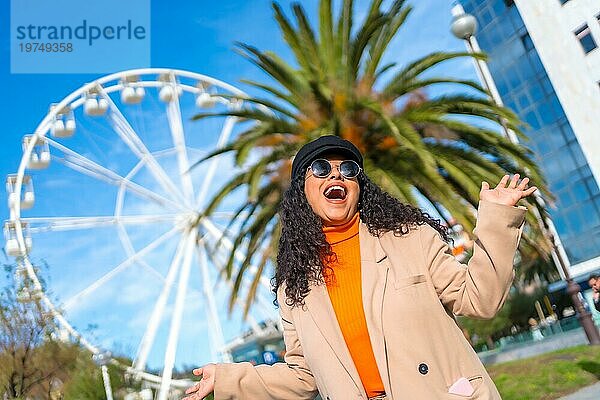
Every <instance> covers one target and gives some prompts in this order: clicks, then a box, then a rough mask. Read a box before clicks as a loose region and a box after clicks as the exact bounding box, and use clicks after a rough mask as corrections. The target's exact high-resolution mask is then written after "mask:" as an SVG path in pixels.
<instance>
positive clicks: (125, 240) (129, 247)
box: [117, 223, 164, 279]
mask: <svg viewBox="0 0 600 400" xmlns="http://www.w3.org/2000/svg"><path fill="white" fill-rule="evenodd" d="M117 234H118V235H119V239H120V240H121V244H122V245H123V248H124V249H125V253H126V254H127V256H128V257H134V256H135V249H134V248H133V243H131V240H130V239H129V235H128V234H127V231H126V230H125V226H124V225H123V224H121V223H118V224H117ZM135 263H136V264H138V265H140V266H141V267H143V268H146V269H147V270H148V271H149V272H150V273H151V274H153V275H154V276H155V277H157V278H158V279H164V277H163V276H162V275H161V274H160V273H159V272H158V271H157V270H155V269H154V268H152V267H151V266H150V265H149V264H148V263H147V262H146V261H144V259H143V258H140V257H136V259H135Z"/></svg>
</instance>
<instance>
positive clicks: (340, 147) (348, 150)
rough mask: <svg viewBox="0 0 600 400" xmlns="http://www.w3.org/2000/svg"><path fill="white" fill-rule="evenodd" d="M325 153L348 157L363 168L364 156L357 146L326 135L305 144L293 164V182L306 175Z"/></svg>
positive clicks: (337, 137)
mask: <svg viewBox="0 0 600 400" xmlns="http://www.w3.org/2000/svg"><path fill="white" fill-rule="evenodd" d="M325 153H335V154H340V155H343V156H346V157H348V159H349V160H354V161H356V162H357V163H358V165H360V167H361V168H362V167H363V158H362V155H361V154H360V151H359V150H358V149H357V148H356V146H355V145H353V144H352V143H351V142H349V141H348V140H345V139H342V138H340V137H339V136H335V135H326V136H321V137H320V138H318V139H316V140H313V141H312V142H310V143H307V144H305V145H304V146H302V148H301V149H300V150H299V151H298V153H297V154H296V157H294V161H293V162H292V180H293V179H294V178H296V177H297V176H298V174H302V173H304V171H306V169H307V168H308V166H309V165H310V163H311V162H313V161H314V160H316V159H317V158H319V156H320V155H322V154H325Z"/></svg>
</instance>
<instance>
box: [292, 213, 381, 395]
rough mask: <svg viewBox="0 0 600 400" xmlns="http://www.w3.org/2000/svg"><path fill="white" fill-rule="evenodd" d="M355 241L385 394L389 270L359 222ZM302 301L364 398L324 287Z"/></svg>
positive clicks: (314, 289) (375, 240)
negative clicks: (385, 307) (385, 310)
mask: <svg viewBox="0 0 600 400" xmlns="http://www.w3.org/2000/svg"><path fill="white" fill-rule="evenodd" d="M359 240H360V254H361V279H362V283H361V284H362V299H363V307H364V311H365V318H366V321H367V329H368V331H369V337H370V338H371V346H372V347H373V353H374V355H375V361H376V362H377V367H378V368H379V373H380V374H381V377H382V380H383V383H384V386H385V389H386V392H387V393H390V384H389V374H388V369H387V359H386V354H385V353H386V351H385V340H384V337H383V331H382V324H381V317H382V315H381V312H382V306H383V295H384V292H385V286H386V282H387V274H388V268H389V267H388V264H387V262H386V255H385V252H384V250H383V248H382V247H381V245H380V243H379V239H378V238H377V237H374V236H372V235H371V234H370V233H369V231H368V228H367V226H366V225H365V224H364V223H363V222H360V225H359ZM304 300H305V304H306V307H307V309H308V311H309V313H310V315H311V317H312V319H313V321H314V322H315V325H316V326H317V327H318V329H319V331H320V332H321V334H322V335H323V337H324V338H325V340H326V341H327V343H329V345H330V346H331V348H332V349H333V351H334V353H335V354H336V356H337V358H338V360H339V361H340V363H341V364H342V365H343V366H344V368H345V369H346V371H347V372H348V374H349V375H350V377H351V378H352V380H353V381H354V383H355V384H356V386H357V387H358V389H359V390H360V391H361V393H362V395H363V396H364V397H365V398H366V397H367V395H366V393H365V390H364V387H363V385H362V382H361V380H360V376H359V375H358V371H357V370H356V367H355V365H354V362H353V361H352V356H351V355H350V352H349V351H348V347H347V345H346V342H345V341H344V337H343V335H342V331H341V330H340V327H339V324H338V321H337V317H336V315H335V312H334V310H333V306H332V305H331V300H330V299H329V293H328V292H327V288H326V287H325V285H311V288H310V292H309V294H308V295H307V296H306V298H305V299H304Z"/></svg>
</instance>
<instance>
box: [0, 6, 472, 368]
mask: <svg viewBox="0 0 600 400" xmlns="http://www.w3.org/2000/svg"><path fill="white" fill-rule="evenodd" d="M290 3H291V2H290V1H287V0H286V1H281V2H280V4H281V5H282V6H283V8H284V10H286V11H289V5H290ZM355 3H356V7H355V11H356V18H357V19H359V18H360V17H361V15H364V12H365V8H366V6H367V5H368V2H366V1H356V2H355ZM302 4H303V6H304V8H305V9H306V11H307V12H308V14H309V16H310V17H311V21H313V23H314V21H316V18H315V15H316V10H317V1H316V0H309V1H303V2H302ZM412 4H413V5H414V11H413V13H412V15H411V17H410V18H409V20H408V22H407V23H406V25H405V26H404V28H403V29H402V30H401V32H400V34H398V35H397V37H396V38H395V40H394V42H393V43H392V45H391V47H390V49H389V51H388V53H387V58H388V59H387V60H384V61H387V62H390V61H395V62H397V63H398V64H400V65H402V64H404V63H405V62H410V61H411V60H414V59H415V58H417V57H421V56H423V55H425V54H427V53H430V52H432V51H439V50H456V51H463V50H464V46H463V44H462V43H461V42H460V41H459V40H457V39H455V38H454V37H452V35H451V34H450V33H449V25H450V20H451V15H450V8H451V2H450V0H443V1H439V0H420V1H413V2H412ZM115 11H118V10H115ZM9 16H10V2H9V0H0V18H1V20H0V52H1V56H0V87H1V88H2V94H3V96H1V97H0V117H1V120H2V121H3V126H4V129H3V132H2V135H3V136H2V145H1V146H0V171H2V172H3V173H4V174H5V175H6V174H9V173H14V172H16V170H17V167H18V165H19V162H20V158H21V138H22V136H23V135H24V134H29V133H31V132H32V131H33V130H34V129H35V127H36V126H37V124H38V123H39V122H40V121H41V120H42V118H43V117H44V116H45V115H46V113H47V110H48V106H49V104H50V103H52V102H57V101H59V100H61V99H62V98H64V97H65V96H66V95H68V94H69V93H71V92H72V91H74V90H75V89H77V88H78V87H80V86H81V85H83V84H84V83H86V82H90V81H92V80H94V79H97V78H99V77H100V76H102V75H103V74H11V73H10V62H9V54H10V52H9V50H10V47H9V46H10V40H9V37H10V36H9V34H10V32H9V25H10V24H9ZM235 41H240V42H244V43H248V44H252V45H254V46H256V47H258V48H259V49H263V50H266V49H269V50H273V51H275V52H277V53H278V54H280V56H282V57H283V58H284V59H288V60H290V52H289V51H288V50H287V49H286V47H285V46H284V43H283V41H282V39H281V37H280V36H279V33H278V29H277V26H276V23H275V21H274V19H273V18H272V11H271V7H270V2H269V1H265V0H253V1H241V0H231V1H228V2H217V3H215V2H209V1H205V0H202V1H179V2H171V1H170V2H167V1H152V3H151V66H152V67H168V68H177V69H183V70H189V71H193V72H198V73H201V74H204V75H208V76H211V77H214V78H216V79H219V80H221V81H223V82H226V83H229V84H232V85H234V86H236V87H238V88H240V89H242V90H244V91H247V92H249V93H250V94H257V92H256V91H255V90H253V89H252V88H250V87H248V86H246V85H244V84H242V83H240V79H244V78H245V79H251V80H257V81H265V79H266V76H265V75H264V74H262V73H261V72H260V71H258V70H257V68H255V67H254V66H253V65H252V64H251V63H250V62H248V61H247V60H245V59H243V58H242V57H241V56H240V55H238V54H236V53H235V52H234V50H233V48H234V45H233V43H234V42H235ZM115 72H116V71H115ZM438 72H441V73H444V74H447V75H450V76H455V77H461V78H465V77H467V78H473V79H475V72H474V69H473V67H472V64H471V63H470V61H468V60H459V61H454V62H451V63H448V64H446V65H444V66H442V67H440V68H438ZM441 90H443V88H441V89H438V91H437V92H433V93H432V94H433V95H435V94H439V93H440V92H441ZM150 110H153V111H151V112H159V111H160V109H159V105H158V103H156V102H155V103H154V108H152V107H150ZM187 112H189V113H190V114H189V115H193V111H192V110H191V109H188V110H187ZM186 115H187V114H186ZM127 117H128V118H129V117H131V118H132V119H133V120H135V121H136V123H137V119H136V118H143V117H144V115H141V116H140V115H137V114H136V111H131V113H130V114H127ZM145 117H148V114H145ZM140 124H141V125H139V127H142V126H145V127H147V129H148V132H147V133H148V136H149V137H151V135H150V133H154V132H155V131H158V130H160V128H161V126H160V121H158V122H156V121H155V125H151V126H150V125H143V124H142V123H140ZM94 126H95V125H93V124H92V125H89V126H88V127H86V128H83V129H82V130H81V132H82V134H81V135H79V139H76V140H74V141H73V145H74V146H75V145H77V146H80V148H81V151H82V152H85V151H89V152H90V154H92V153H94V151H95V152H96V153H97V154H96V156H97V157H100V158H101V156H105V157H106V156H107V155H108V157H107V158H111V157H114V158H111V159H110V160H107V159H106V158H105V159H104V161H106V162H107V163H110V162H111V161H114V162H116V163H123V162H127V161H125V160H126V158H123V157H120V156H118V152H117V150H118V149H116V148H111V146H110V143H111V142H106V141H105V142H102V141H101V140H100V139H99V138H98V135H99V131H97V130H96V131H95V130H94ZM185 126H186V128H188V127H189V128H190V130H193V129H201V128H199V127H194V125H193V124H191V123H187V122H186V124H185ZM98 129H100V128H98ZM207 129H210V127H209V128H207ZM78 132H79V131H78ZM84 134H85V135H84ZM84 136H86V138H85V139H86V140H84V139H83V138H84ZM77 140H79V141H77ZM95 141H98V143H99V144H98V146H96V145H93V147H94V148H93V149H90V148H89V146H91V144H90V143H91V142H95ZM102 143H103V144H102ZM207 150H209V149H207V148H203V149H202V151H207ZM109 151H110V152H109ZM202 151H200V153H199V154H201V153H202ZM113 152H114V153H113ZM98 153H100V154H101V155H99V154H98ZM166 162H167V161H166ZM46 172H47V173H46ZM46 172H39V173H37V172H36V173H35V174H33V175H34V182H35V187H36V189H38V188H39V190H36V192H38V197H39V201H38V203H36V207H34V210H31V211H27V212H25V213H24V215H25V216H33V215H35V216H59V215H74V213H79V214H77V215H93V214H94V213H105V214H102V215H110V207H112V206H113V205H114V200H111V196H113V195H114V193H112V192H110V191H106V190H104V189H103V188H102V187H101V186H100V185H98V184H97V183H96V182H93V181H91V180H86V179H82V178H81V177H76V176H75V175H74V174H73V172H72V171H68V170H66V169H65V168H62V169H61V168H59V167H55V166H54V164H53V165H52V169H51V170H49V171H46ZM140 179H143V177H140ZM42 194H47V196H46V197H45V198H44V197H43V196H42ZM0 202H1V203H0V204H6V194H5V193H4V192H3V193H2V194H1V195H0ZM0 210H1V211H0V215H1V216H2V219H3V220H5V219H7V218H8V211H7V208H6V207H2V208H0ZM86 212H87V214H86ZM88 234H89V232H84V233H83V235H81V234H79V233H77V232H76V233H69V234H64V235H62V234H61V235H62V236H57V235H49V234H45V235H40V237H38V238H36V237H34V247H35V249H36V256H37V257H38V258H43V259H46V260H48V262H49V264H50V268H49V271H47V274H48V275H49V280H50V283H49V286H50V288H51V290H52V291H53V293H54V295H55V296H56V297H58V298H60V299H61V300H63V301H64V300H65V298H66V297H68V296H66V295H65V294H68V293H72V292H73V291H75V292H76V291H77V290H76V289H73V288H80V287H81V285H80V281H82V280H85V279H90V278H92V279H93V278H94V277H97V276H100V275H101V274H102V268H103V267H105V266H106V265H112V266H114V265H117V264H118V263H119V262H120V261H121V260H122V257H123V253H122V250H116V248H115V247H113V246H114V243H113V244H111V243H110V242H111V240H114V233H111V232H110V231H102V230H101V231H98V232H96V233H95V234H94V236H93V237H90V236H86V235H88ZM130 234H131V236H132V238H133V239H132V241H133V242H134V247H136V248H139V247H141V246H143V243H144V242H147V240H148V238H149V236H152V235H153V233H152V232H150V233H149V232H148V231H143V232H130ZM136 235H137V236H136ZM157 235H158V234H156V235H154V236H157ZM136 237H137V238H138V239H139V243H135V241H136ZM64 243H69V245H68V246H65V245H64ZM169 246H171V247H169ZM173 249H174V245H173V244H170V245H165V246H164V247H163V252H162V253H161V254H159V255H157V256H155V257H154V259H153V260H152V261H153V262H155V263H156V262H158V263H159V264H161V263H162V265H163V267H164V268H162V269H161V268H160V267H158V268H157V269H159V270H160V272H161V273H166V264H168V260H169V257H168V254H171V253H170V252H172V251H173ZM161 257H165V258H164V259H163V258H161ZM82 266H87V267H89V269H87V270H82V269H81V267H82ZM194 271H196V272H197V270H194ZM143 273H144V272H143V271H137V270H134V269H132V270H129V271H127V272H126V273H123V274H122V276H120V278H119V279H120V280H119V282H120V284H119V285H117V284H114V285H111V286H107V287H106V289H105V290H104V294H103V297H101V296H99V297H93V298H91V299H88V302H89V303H90V304H88V305H87V306H88V308H86V311H85V312H84V313H83V314H82V315H78V316H75V315H74V316H73V320H74V321H75V323H76V324H77V325H78V327H79V328H83V326H82V325H85V324H97V325H98V328H97V329H96V331H95V332H94V333H93V334H92V335H91V336H90V337H91V338H92V340H96V341H97V342H98V343H99V344H101V345H103V346H106V347H116V348H117V350H118V351H121V352H125V353H130V352H131V351H132V349H133V350H134V348H133V346H134V344H132V343H134V342H135V338H136V337H139V334H141V331H140V332H138V333H139V334H138V333H136V331H135V330H136V329H142V328H141V327H143V325H144V323H145V322H144V321H145V318H146V317H147V312H148V311H147V310H146V311H139V308H136V307H137V306H136V304H137V303H136V300H139V299H140V297H144V296H147V298H148V304H150V305H151V304H153V300H152V299H153V296H156V295H157V294H158V292H157V290H158V288H157V287H153V286H152V284H150V283H148V284H144V283H142V282H139V281H138V278H139V277H140V274H143ZM198 280H199V278H198V276H197V274H196V275H192V282H193V283H194V285H196V286H197V287H199V283H198ZM123 282H126V284H125V283H123ZM136 282H137V285H136V284H135V283H136ZM78 285H79V286H78ZM84 286H85V285H84ZM123 287H126V288H127V289H128V293H123V291H122V289H123ZM116 297H117V298H120V299H121V300H122V301H120V302H119V303H117V305H118V307H116V308H115V307H114V304H113V305H112V306H111V305H110V304H109V303H105V301H107V299H111V298H112V299H114V298H116ZM144 298H145V297H144ZM190 304H191V305H190V306H189V307H187V308H186V314H185V317H184V325H183V332H184V334H182V339H181V344H180V348H179V351H178V356H177V363H178V365H179V366H181V365H184V364H186V365H193V364H202V363H203V362H206V361H208V360H209V359H210V357H209V355H208V354H207V353H208V352H207V349H206V347H202V346H200V345H198V343H199V342H205V341H206V340H205V338H206V336H204V337H203V336H202V335H206V331H205V330H203V327H205V326H206V321H205V318H204V314H203V313H201V315H197V314H196V313H198V312H200V311H201V310H200V309H199V308H201V307H199V306H198V305H197V304H196V303H194V300H193V299H190ZM82 306H83V305H82ZM221 311H223V310H221ZM223 312H224V311H223ZM75 314H76V313H75ZM234 319H235V318H234ZM238 320H239V318H238ZM164 325H165V326H166V325H168V324H164ZM125 326H127V327H128V329H131V332H130V333H131V334H124V333H123V331H124V329H123V328H124V327H125ZM240 326H241V325H240V323H238V322H236V323H234V324H232V325H231V327H229V328H227V329H226V336H228V338H230V337H231V336H233V334H234V333H235V331H236V329H240ZM128 329H125V330H128ZM165 332H166V330H164V329H161V330H160V331H159V338H158V339H157V344H158V346H161V345H162V346H164V342H165ZM153 354H154V353H153ZM161 357H162V356H161V355H160V354H158V353H156V354H154V355H152V356H151V365H152V366H154V367H157V366H159V365H160V363H161V361H160V360H161Z"/></svg>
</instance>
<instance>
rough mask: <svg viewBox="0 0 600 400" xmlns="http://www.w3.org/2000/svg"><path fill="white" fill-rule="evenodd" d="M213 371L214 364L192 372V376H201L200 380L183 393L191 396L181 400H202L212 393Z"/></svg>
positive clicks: (213, 385) (213, 383) (213, 387)
mask: <svg viewBox="0 0 600 400" xmlns="http://www.w3.org/2000/svg"><path fill="white" fill-rule="evenodd" d="M215 369H216V366H215V364H206V365H205V366H204V367H202V368H196V369H195V370H193V371H192V372H193V374H194V375H196V376H200V375H202V379H201V380H200V382H198V383H196V384H195V385H194V386H192V387H190V388H188V390H186V391H185V394H189V395H191V396H187V397H184V398H183V399H181V400H202V399H203V398H205V397H206V396H208V395H209V394H210V393H212V392H213V390H215Z"/></svg>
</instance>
